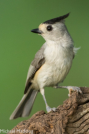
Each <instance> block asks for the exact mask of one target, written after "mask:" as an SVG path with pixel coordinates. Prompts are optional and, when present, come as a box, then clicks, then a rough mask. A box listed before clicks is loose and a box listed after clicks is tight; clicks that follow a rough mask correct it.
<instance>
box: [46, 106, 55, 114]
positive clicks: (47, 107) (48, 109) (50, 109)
mask: <svg viewBox="0 0 89 134" xmlns="http://www.w3.org/2000/svg"><path fill="white" fill-rule="evenodd" d="M46 110H47V113H49V112H51V111H56V108H55V107H53V108H50V107H49V106H46Z"/></svg>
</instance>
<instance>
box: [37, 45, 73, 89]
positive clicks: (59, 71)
mask: <svg viewBox="0 0 89 134" xmlns="http://www.w3.org/2000/svg"><path fill="white" fill-rule="evenodd" d="M44 55H45V60H46V62H45V64H44V65H43V66H42V67H41V70H40V73H39V75H38V77H37V82H38V85H39V87H40V88H43V87H45V86H53V85H56V84H57V83H60V82H62V81H63V80H64V79H65V77H66V75H67V74H68V72H69V70H70V68H71V65H72V59H73V58H72V57H73V52H71V51H70V50H66V49H65V48H63V47H62V46H60V45H54V44H51V45H50V46H49V45H48V46H47V48H46V49H45V52H44Z"/></svg>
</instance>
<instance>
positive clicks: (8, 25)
mask: <svg viewBox="0 0 89 134" xmlns="http://www.w3.org/2000/svg"><path fill="white" fill-rule="evenodd" d="M68 12H71V13H70V16H69V17H68V18H67V19H66V22H65V23H66V25H67V28H68V30H69V32H70V34H71V36H72V38H73V40H74V43H75V46H76V47H81V49H80V50H79V51H78V53H77V55H76V57H75V58H74V61H73V66H72V68H71V71H70V72H69V74H68V76H67V77H66V79H65V81H64V82H63V83H62V84H61V85H74V86H89V61H88V60H89V1H88V0H85V1H83V0H73V1H72V0H66V1H65V0H55V1H54V0H42V1H41V0H39V1H37V0H32V1H31V0H0V129H9V130H10V129H12V128H13V127H14V126H15V125H16V124H18V123H19V122H20V121H22V120H25V119H28V118H29V117H31V116H32V115H33V114H34V113H36V112H37V111H39V110H45V104H44V101H43V98H42V96H41V94H40V93H39V94H38V96H37V98H36V101H35V103H34V106H33V109H32V112H31V114H30V116H29V117H28V118H19V119H16V120H12V121H10V120H9V117H10V115H11V113H12V112H13V110H14V109H15V107H16V106H17V104H18V103H19V101H20V99H21V98H22V96H23V92H24V86H25V80H26V75H27V71H28V67H29V65H30V63H31V61H32V59H33V58H34V55H35V53H36V52H37V50H38V49H39V48H40V47H41V46H42V44H43V43H44V39H43V38H42V37H41V36H38V35H36V34H33V33H31V32H30V30H31V29H34V28H37V27H38V25H39V24H40V23H41V22H44V21H46V20H48V19H52V18H54V17H58V16H61V15H64V14H66V13H68ZM45 91H46V98H47V101H48V104H49V106H51V107H57V106H58V105H59V104H62V103H63V101H64V100H65V99H67V98H68V91H67V90H66V89H52V88H46V90H45Z"/></svg>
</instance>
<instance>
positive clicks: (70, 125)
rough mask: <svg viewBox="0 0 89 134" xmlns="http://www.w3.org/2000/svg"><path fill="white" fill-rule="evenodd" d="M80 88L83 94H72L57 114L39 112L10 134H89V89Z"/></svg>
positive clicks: (58, 109) (59, 107)
mask: <svg viewBox="0 0 89 134" xmlns="http://www.w3.org/2000/svg"><path fill="white" fill-rule="evenodd" d="M80 88H81V90H82V92H83V94H79V93H77V92H71V96H70V97H69V98H68V99H67V100H66V101H64V103H63V105H60V106H58V107H57V110H56V111H55V112H53V111H51V112H50V113H47V114H46V113H45V112H44V111H39V112H37V113H36V114H34V115H33V116H32V117H31V118H30V119H28V120H25V121H22V122H20V123H19V124H18V125H17V126H16V127H15V128H13V129H12V130H11V132H9V133H8V134H13V132H15V134H23V132H24V134H89V88H87V87H80ZM59 101H60V100H59ZM31 130H33V131H31Z"/></svg>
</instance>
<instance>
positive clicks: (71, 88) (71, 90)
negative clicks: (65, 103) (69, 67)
mask: <svg viewBox="0 0 89 134" xmlns="http://www.w3.org/2000/svg"><path fill="white" fill-rule="evenodd" d="M66 88H67V89H68V90H69V94H68V96H69V97H70V96H71V93H72V92H73V91H76V92H77V93H80V94H82V91H81V89H80V88H79V87H75V86H66Z"/></svg>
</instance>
